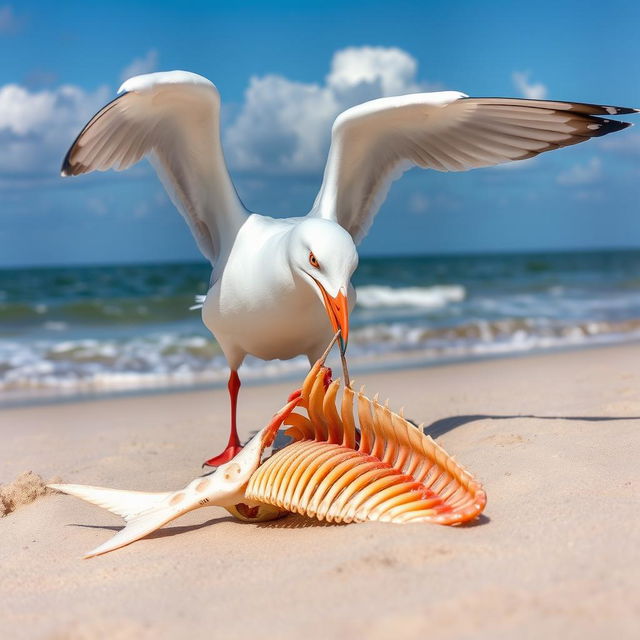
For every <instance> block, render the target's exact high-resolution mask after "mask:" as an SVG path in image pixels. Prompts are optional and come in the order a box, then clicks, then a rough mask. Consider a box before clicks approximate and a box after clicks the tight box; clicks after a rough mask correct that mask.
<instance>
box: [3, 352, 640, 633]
mask: <svg viewBox="0 0 640 640" xmlns="http://www.w3.org/2000/svg"><path fill="white" fill-rule="evenodd" d="M639 362H640V345H638V344H635V345H626V346H616V347H606V348H596V349H590V350H584V351H574V352H566V353H555V354H546V355H538V356H532V357H528V358H521V359H504V360H493V361H485V362H476V363H467V364H458V365H450V366H440V367H434V368H428V369H419V370H405V371H395V372H390V373H375V374H367V375H361V376H357V378H358V380H357V382H358V383H359V384H362V383H364V384H366V385H367V389H368V390H369V391H370V392H371V393H374V392H379V393H380V395H381V397H383V398H386V397H389V398H390V399H391V405H392V406H393V407H396V408H399V407H400V406H404V407H405V412H406V415H407V416H409V417H411V418H413V419H414V420H416V421H417V422H425V423H426V425H427V427H426V429H427V433H429V434H431V435H432V436H433V437H434V438H436V439H437V441H438V442H439V443H440V444H441V445H442V446H444V447H445V449H446V450H447V451H448V452H449V453H450V454H453V455H455V456H456V458H457V459H458V460H460V461H461V462H462V463H463V464H464V465H465V466H467V467H468V468H469V470H470V471H471V472H472V473H473V474H474V475H475V476H476V477H477V478H479V479H480V480H481V481H482V482H483V483H484V485H485V489H486V491H487V494H488V498H489V501H488V505H487V508H486V511H485V514H484V515H483V516H482V518H481V519H480V520H479V521H477V522H476V523H475V524H473V525H471V526H465V527H458V528H451V527H438V526H435V525H419V524H415V525H405V526H399V525H385V524H378V523H370V524H359V525H342V526H327V525H322V524H319V523H317V522H315V521H310V520H305V519H303V518H300V517H289V518H286V519H284V520H280V521H276V522H273V523H265V524H261V525H255V524H243V523H240V522H237V521H235V520H233V519H232V518H231V517H230V516H229V515H228V514H227V513H226V512H225V511H224V510H222V509H217V508H211V509H200V510H198V511H195V512H193V513H191V514H189V515H187V516H185V517H184V518H182V519H180V520H178V521H177V522H175V523H172V524H170V525H169V526H167V527H166V528H165V529H163V530H161V531H160V532H158V533H156V534H154V535H152V536H151V537H150V538H148V539H144V540H142V541H139V542H137V543H134V544H132V545H130V546H128V547H126V548H124V549H121V550H118V551H115V552H113V553H110V554H107V555H105V556H102V557H98V558H94V559H92V560H82V559H81V556H82V554H83V553H84V552H86V551H88V550H89V549H91V548H93V547H95V546H97V545H98V544H100V543H101V542H103V541H105V540H106V539H107V538H108V537H110V536H111V535H112V534H113V531H115V530H117V529H118V528H119V527H120V526H121V521H120V520H119V518H117V517H116V516H114V515H112V514H110V513H108V512H106V511H104V510H102V509H99V508H97V507H94V506H92V505H89V504H86V503H84V502H81V501H80V500H77V499H75V498H72V497H70V496H63V495H50V496H44V497H40V498H39V499H38V500H37V501H35V502H33V503H32V504H28V505H25V506H22V507H19V508H17V509H16V510H15V511H13V512H12V513H9V514H8V515H6V516H5V517H3V518H0V566H1V567H2V568H1V571H0V621H1V629H2V631H1V634H0V635H1V636H2V638H4V639H9V638H51V639H53V638H55V639H61V638H73V639H75V638H147V637H153V638H177V637H189V638H222V637H224V638H247V637H263V638H300V637H304V638H307V639H309V638H327V637H331V638H354V637H359V638H391V637H402V638H419V637H420V638H422V637H427V636H430V637H436V638H493V639H497V638H505V639H506V638H514V637H518V638H541V637H549V638H559V637H563V638H599V637H605V636H606V637H611V638H614V637H615V638H632V637H637V633H638V629H640V518H639V516H638V513H639V507H640V498H639V493H638V491H639V488H640V464H639V460H640V366H639V364H638V363H639ZM290 390H291V385H281V384H280V385H267V386H262V387H252V388H247V389H243V396H242V401H241V403H240V425H241V428H242V431H243V434H244V435H245V436H248V435H249V434H250V433H252V432H253V431H255V430H256V429H257V428H259V427H261V426H263V425H264V424H265V421H266V420H267V419H268V418H269V416H270V415H271V414H272V413H273V412H274V410H275V409H277V408H278V407H279V406H280V405H281V404H282V403H283V401H284V399H285V398H286V396H287V395H288V393H289V391H290ZM226 428H227V401H226V392H225V391H223V390H217V391H205V392H194V393H172V394H165V395H152V396H143V397H127V398H116V399H108V400H96V401H89V402H78V403H69V404H59V405H51V406H39V407H27V408H17V409H8V410H5V411H3V412H1V413H0V435H1V437H2V445H1V446H0V451H1V453H0V463H1V466H0V482H2V483H9V482H11V481H12V480H13V479H14V478H15V477H16V476H18V475H19V474H20V473H22V472H24V471H29V470H32V471H34V472H35V473H38V474H40V475H41V476H42V477H43V478H45V479H50V478H52V477H54V476H59V477H60V478H62V480H63V481H64V482H71V483H82V484H94V485H103V486H108V487H115V488H123V489H140V490H153V491H159V490H169V489H178V488H180V487H182V486H183V485H185V484H186V483H187V482H188V481H190V480H191V479H192V478H194V477H195V476H197V475H198V474H199V471H200V463H201V462H202V461H203V460H204V459H205V458H206V457H208V456H209V455H210V454H212V453H214V452H216V451H217V450H218V449H219V448H220V447H221V446H222V445H223V444H224V440H225V438H226Z"/></svg>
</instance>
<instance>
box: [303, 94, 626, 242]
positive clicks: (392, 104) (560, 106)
mask: <svg viewBox="0 0 640 640" xmlns="http://www.w3.org/2000/svg"><path fill="white" fill-rule="evenodd" d="M636 111H637V110H636V109H627V108H623V107H609V106H598V105H592V104H581V103H576V102H554V101H550V100H524V99H517V98H470V97H468V96H466V95H465V94H463V93H458V92H454V91H442V92H436V93H417V94H412V95H406V96H399V97H394V98H381V99H379V100H372V101H371V102H365V103H364V104H361V105H358V106H356V107H353V108H351V109H348V110H347V111H345V112H343V113H342V114H340V115H339V116H338V117H337V118H336V121H335V123H334V125H333V130H332V137H331V149H330V150H329V157H328V159H327V165H326V167H325V172H324V179H323V182H322V186H321V188H320V192H319V193H318V196H317V198H316V201H315V203H314V206H313V208H312V210H311V212H310V215H312V216H318V217H322V218H327V219H330V220H335V221H336V222H338V223H340V224H341V225H342V226H343V227H344V228H345V229H346V230H347V231H349V233H350V234H351V235H352V236H353V238H354V240H355V241H356V242H359V241H360V240H362V238H363V237H364V236H365V235H366V233H367V231H368V230H369V227H370V226H371V223H372V221H373V217H374V216H375V214H376V212H377V210H378V209H379V207H380V205H381V204H382V202H383V200H384V198H385V197H386V194H387V191H388V189H389V186H390V184H391V182H392V181H393V180H394V179H396V178H398V177H399V176H400V175H401V174H402V173H403V172H404V171H406V170H407V169H409V168H411V167H412V166H418V167H423V168H425V169H437V170H438V171H465V170H467V169H475V168H477V167H488V166H492V165H496V164H500V163H503V162H511V161H512V160H524V159H525V158H531V157H533V156H536V155H538V154H539V153H543V152H544V151H550V150H552V149H558V148H560V147H566V146H569V145H572V144H577V143H578V142H583V141H584V140H588V139H589V138H593V137H595V136H603V135H606V134H608V133H612V132H614V131H619V130H620V129H624V128H625V127H628V126H630V125H629V123H626V122H619V121H616V120H610V119H608V118H607V117H604V118H599V117H597V116H611V115H618V114H622V113H635V112H636Z"/></svg>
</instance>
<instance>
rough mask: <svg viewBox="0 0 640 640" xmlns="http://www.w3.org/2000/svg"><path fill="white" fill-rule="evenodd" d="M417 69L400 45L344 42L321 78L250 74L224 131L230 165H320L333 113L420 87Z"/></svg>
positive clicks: (286, 169) (299, 169)
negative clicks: (306, 79)
mask: <svg viewBox="0 0 640 640" xmlns="http://www.w3.org/2000/svg"><path fill="white" fill-rule="evenodd" d="M417 68H418V65H417V62H416V60H415V59H414V58H413V57H412V56H410V55H409V54H408V53H407V52H405V51H402V50H401V49H396V48H385V47H349V48H347V49H343V50H341V51H337V52H336V53H335V54H334V56H333V60H332V62H331V69H330V71H329V74H328V75H327V77H326V79H325V82H324V83H302V82H295V81H292V80H289V79H287V78H284V77H282V76H278V75H267V76H263V77H259V78H258V77H253V78H251V81H250V83H249V87H248V89H247V91H246V93H245V102H244V104H243V105H242V108H241V109H240V112H239V114H238V116H237V117H236V119H235V120H234V121H233V122H232V124H231V125H230V127H229V128H228V129H227V131H226V132H224V135H225V143H226V145H225V147H226V150H227V156H228V159H229V163H230V165H231V166H232V167H234V168H236V169H242V170H249V171H251V170H260V171H269V172H274V173H308V172H316V171H319V170H321V169H322V167H323V166H324V163H325V160H326V155H327V151H328V148H329V141H330V134H331V125H332V124H333V120H334V119H335V117H336V116H337V115H338V114H339V113H340V112H341V111H344V110H345V109H347V108H349V107H351V106H353V105H355V104H358V103H360V102H364V101H366V100H372V99H374V98H379V97H381V96H390V95H398V94H403V93H412V92H416V91H420V90H424V89H425V88H426V85H425V84H421V83H419V82H418V81H417V80H416V73H417Z"/></svg>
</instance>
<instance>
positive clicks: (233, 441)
mask: <svg viewBox="0 0 640 640" xmlns="http://www.w3.org/2000/svg"><path fill="white" fill-rule="evenodd" d="M227 388H228V389H229V399H230V400H231V432H230V433H229V442H228V443H227V446H226V447H225V449H224V451H223V452H222V453H221V454H220V455H217V456H214V457H213V458H211V459H210V460H207V461H206V462H205V463H204V464H203V465H202V466H203V467H205V466H206V467H219V466H220V465H221V464H225V463H226V462H229V460H231V459H232V458H233V457H234V456H235V455H236V454H237V453H238V452H239V451H241V449H242V445H241V444H240V438H238V429H237V425H236V407H237V406H238V392H239V391H240V378H239V377H238V372H237V371H235V370H234V371H232V372H231V375H230V376H229V384H228V385H227Z"/></svg>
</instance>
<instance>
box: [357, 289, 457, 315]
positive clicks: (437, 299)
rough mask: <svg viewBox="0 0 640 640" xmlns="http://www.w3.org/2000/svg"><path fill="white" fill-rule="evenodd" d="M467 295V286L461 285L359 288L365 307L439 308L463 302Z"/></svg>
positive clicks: (361, 302)
mask: <svg viewBox="0 0 640 640" xmlns="http://www.w3.org/2000/svg"><path fill="white" fill-rule="evenodd" d="M465 295H466V291H465V288H464V287H463V286H461V285H441V286H433V287H400V288H393V287H386V286H381V285H369V286H364V287H359V288H358V305H359V306H361V307H364V308H365V309H376V308H378V309H381V308H388V307H410V308H416V309H438V308H440V307H444V306H446V305H447V304H449V303H451V302H461V301H462V300H464V298H465Z"/></svg>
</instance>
